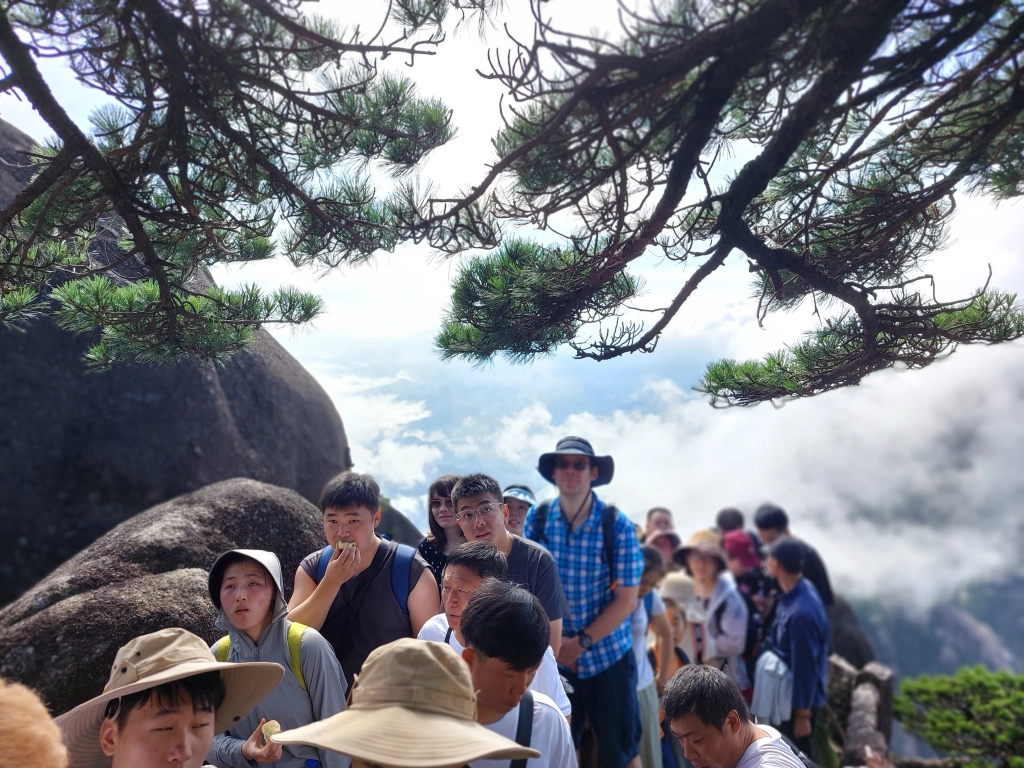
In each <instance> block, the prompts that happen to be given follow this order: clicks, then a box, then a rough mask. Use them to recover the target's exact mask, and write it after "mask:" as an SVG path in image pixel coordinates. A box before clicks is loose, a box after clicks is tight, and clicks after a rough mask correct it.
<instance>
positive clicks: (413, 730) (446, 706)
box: [271, 638, 540, 768]
mask: <svg viewBox="0 0 1024 768" xmlns="http://www.w3.org/2000/svg"><path fill="white" fill-rule="evenodd" d="M476 719H477V709H476V694H475V693H474V691H473V680H472V678H471V676H470V673H469V667H468V666H467V665H466V663H465V662H464V661H463V660H462V659H461V658H460V657H459V655H458V654H457V653H455V651H453V650H452V649H451V648H449V647H448V646H447V645H444V644H443V643H434V642H421V641H419V640H412V639H409V638H403V639H401V640H395V641H394V642H392V643H388V644H387V645H383V646H381V647H380V648H377V649H376V650H375V651H373V652H371V653H370V655H369V656H368V657H367V658H366V662H365V663H364V664H363V668H362V672H361V673H360V674H359V677H358V678H356V681H355V683H354V684H353V686H352V695H351V700H350V702H349V707H348V709H347V710H345V711H344V712H339V713H338V714H336V715H334V716H333V717H329V718H327V719H326V720H321V721H320V722H318V723H312V724H311V725H304V726H302V727H301V728H295V729H294V730H290V731H285V732H283V733H279V734H277V735H275V736H272V737H271V740H272V741H273V742H274V743H277V744H307V745H309V746H313V747H317V748H320V749H330V750H334V751H335V752H340V753H341V754H343V755H348V756H349V757H351V758H352V768H369V767H370V766H373V768H462V766H464V765H466V764H467V763H470V762H472V761H474V760H480V759H483V758H494V759H502V760H523V761H525V760H526V759H528V758H531V757H533V758H536V757H540V753H539V752H538V751H537V750H535V749H530V748H528V747H522V746H519V745H518V744H516V742H514V741H512V739H509V738H506V737H504V736H501V735H499V734H497V733H492V732H491V731H489V730H487V728H485V727H484V726H482V725H480V724H479V723H477V721H476Z"/></svg>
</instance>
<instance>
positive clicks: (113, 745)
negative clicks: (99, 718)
mask: <svg viewBox="0 0 1024 768" xmlns="http://www.w3.org/2000/svg"><path fill="white" fill-rule="evenodd" d="M100 749H102V750H103V754H104V755H106V756H107V757H113V756H114V752H116V751H117V723H116V722H115V721H114V720H111V719H110V718H109V717H105V718H103V722H102V723H100Z"/></svg>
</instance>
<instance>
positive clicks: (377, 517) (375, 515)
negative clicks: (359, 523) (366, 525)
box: [373, 508, 380, 529]
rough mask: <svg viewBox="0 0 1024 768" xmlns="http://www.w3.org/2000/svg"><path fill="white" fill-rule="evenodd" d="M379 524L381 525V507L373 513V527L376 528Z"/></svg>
mask: <svg viewBox="0 0 1024 768" xmlns="http://www.w3.org/2000/svg"><path fill="white" fill-rule="evenodd" d="M378 525H380V509H379V508H378V509H377V511H376V512H374V513H373V527H374V528H375V529H376V527H377V526H378Z"/></svg>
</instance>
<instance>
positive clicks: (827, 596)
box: [799, 540, 836, 608]
mask: <svg viewBox="0 0 1024 768" xmlns="http://www.w3.org/2000/svg"><path fill="white" fill-rule="evenodd" d="M799 541H800V543H801V544H803V545H804V578H805V579H807V580H808V581H809V582H811V584H813V585H814V588H815V589H816V590H818V597H820V598H821V602H822V604H823V605H824V606H825V607H826V608H827V607H828V606H830V605H832V604H833V603H834V602H835V601H836V600H835V597H833V596H832V585H831V584H830V583H829V580H828V571H826V570H825V563H823V562H822V560H821V555H819V554H818V551H817V550H816V549H815V548H814V547H812V546H811V545H810V544H808V543H807V542H806V541H802V540H799Z"/></svg>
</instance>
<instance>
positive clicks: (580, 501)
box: [526, 437, 643, 768]
mask: <svg viewBox="0 0 1024 768" xmlns="http://www.w3.org/2000/svg"><path fill="white" fill-rule="evenodd" d="M537 471H538V472H540V474H541V476H542V477H543V478H544V479H545V480H547V481H548V482H550V483H554V484H555V485H556V486H557V487H558V498H557V499H555V501H554V502H552V503H550V504H549V503H547V502H545V503H544V504H540V505H538V506H536V507H534V508H533V510H531V512H530V515H529V516H528V517H527V520H526V536H527V537H528V538H530V539H533V540H534V541H536V542H537V543H539V544H542V545H544V546H545V547H547V549H548V550H549V551H550V552H551V554H552V555H553V556H554V558H555V562H556V564H557V565H558V573H559V576H560V577H561V580H562V587H563V588H564V590H565V596H566V599H567V601H568V603H569V612H568V615H566V616H565V617H563V623H562V636H563V640H562V646H561V648H560V649H559V653H558V663H559V664H560V665H562V666H563V667H564V668H565V670H566V677H567V678H568V680H569V683H570V685H571V686H572V688H573V693H572V694H570V696H569V700H570V702H571V704H572V735H573V741H574V742H575V744H576V746H577V748H579V745H580V742H581V740H582V738H583V728H584V725H585V724H586V723H588V722H589V724H590V728H591V730H592V731H593V733H594V736H595V737H596V740H597V753H598V763H599V765H600V768H626V767H627V766H629V768H639V765H640V758H639V751H640V750H639V745H640V735H641V723H640V709H639V703H638V700H637V692H636V684H637V669H636V660H635V657H634V654H633V652H632V648H633V636H632V633H631V631H630V622H629V618H630V616H631V615H632V613H633V610H634V608H636V601H637V591H638V588H639V586H640V576H641V575H642V572H643V555H642V553H641V551H640V543H639V541H637V537H636V529H635V528H634V527H633V523H632V522H630V520H629V518H628V517H626V515H625V514H623V513H622V512H621V511H619V510H617V509H615V507H613V506H612V505H610V504H606V503H605V502H603V501H602V500H601V499H599V498H598V497H597V495H596V494H595V493H594V492H593V490H592V488H594V487H595V486H599V485H604V484H606V483H608V482H609V481H610V480H611V479H612V475H613V474H614V472H615V462H614V461H613V460H612V457H611V456H597V455H596V454H595V453H594V449H593V447H591V445H590V443H589V442H587V441H586V440H584V439H583V438H582V437H564V438H562V439H561V440H559V441H558V445H557V446H556V448H555V450H554V451H553V452H551V453H545V454H544V455H542V456H541V457H540V460H539V461H538V463H537Z"/></svg>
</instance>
